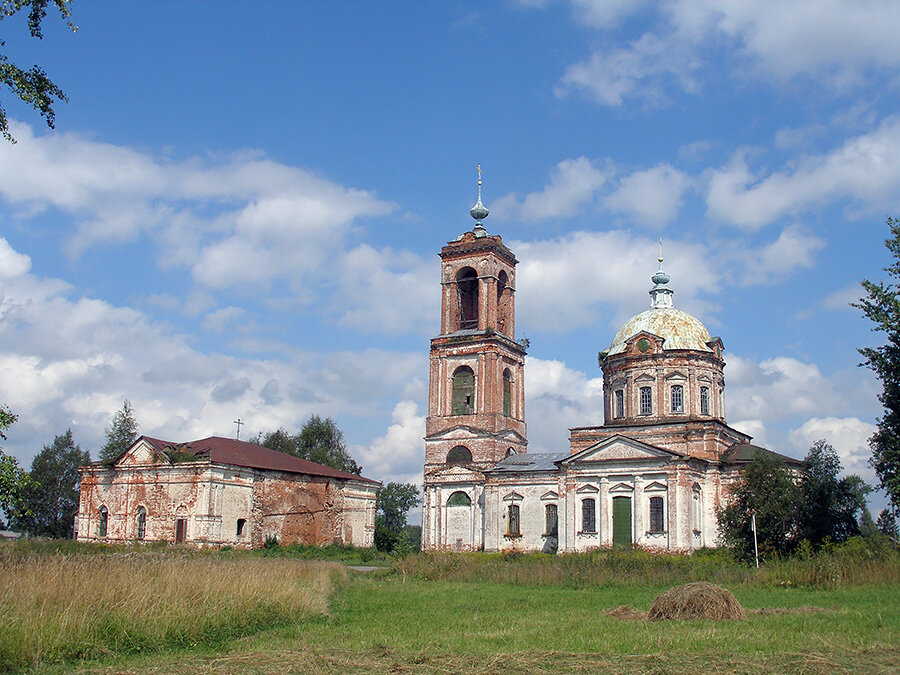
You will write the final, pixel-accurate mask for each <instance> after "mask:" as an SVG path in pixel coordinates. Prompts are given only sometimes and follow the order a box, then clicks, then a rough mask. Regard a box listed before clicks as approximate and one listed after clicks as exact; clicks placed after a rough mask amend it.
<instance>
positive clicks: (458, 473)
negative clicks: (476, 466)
mask: <svg viewBox="0 0 900 675" xmlns="http://www.w3.org/2000/svg"><path fill="white" fill-rule="evenodd" d="M429 478H430V479H432V480H433V479H436V478H440V479H441V481H442V482H443V481H446V482H454V483H476V482H477V483H480V482H483V481H484V476H482V475H481V473H480V472H478V471H472V469H467V468H466V467H464V466H461V465H459V464H454V465H452V466H448V467H443V468H440V469H438V470H437V471H435V472H434V473H430V474H429Z"/></svg>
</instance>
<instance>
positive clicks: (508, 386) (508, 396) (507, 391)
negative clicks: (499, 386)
mask: <svg viewBox="0 0 900 675" xmlns="http://www.w3.org/2000/svg"><path fill="white" fill-rule="evenodd" d="M503 414H504V415H506V416H507V417H509V416H510V415H511V414H512V375H511V374H510V372H509V368H507V369H506V370H504V371H503Z"/></svg>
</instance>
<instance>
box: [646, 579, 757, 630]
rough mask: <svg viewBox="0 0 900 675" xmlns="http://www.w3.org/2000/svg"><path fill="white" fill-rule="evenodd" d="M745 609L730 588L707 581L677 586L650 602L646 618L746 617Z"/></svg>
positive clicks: (716, 618) (720, 619)
mask: <svg viewBox="0 0 900 675" xmlns="http://www.w3.org/2000/svg"><path fill="white" fill-rule="evenodd" d="M746 616H747V615H746V613H745V612H744V608H743V607H741V603H739V602H738V601H737V598H735V597H734V596H733V595H732V594H731V592H730V591H727V590H725V589H724V588H722V587H721V586H716V585H715V584H711V583H709V582H707V581H697V582H694V583H692V584H685V585H684V586H676V587H675V588H672V589H669V590H668V591H666V592H665V593H663V594H661V595H660V596H658V597H657V598H656V600H654V601H653V606H651V607H650V612H649V613H648V614H647V619H648V620H649V621H666V620H668V619H711V620H713V621H727V620H731V619H744V618H746Z"/></svg>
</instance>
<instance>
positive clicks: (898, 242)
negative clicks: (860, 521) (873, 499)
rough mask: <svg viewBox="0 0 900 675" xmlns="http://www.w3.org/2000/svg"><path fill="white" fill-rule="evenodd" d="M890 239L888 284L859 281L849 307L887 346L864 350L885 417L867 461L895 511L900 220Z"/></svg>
mask: <svg viewBox="0 0 900 675" xmlns="http://www.w3.org/2000/svg"><path fill="white" fill-rule="evenodd" d="M887 226H888V228H889V229H890V232H891V236H890V238H888V239H886V240H885V242H884V245H885V246H886V247H887V249H888V250H889V251H890V252H891V255H892V256H893V258H894V261H893V263H892V264H891V265H889V266H888V267H885V268H884V271H885V272H887V274H888V276H889V278H890V281H888V282H887V283H885V282H884V281H881V282H879V283H877V284H876V283H875V282H872V281H869V280H864V281H862V282H861V283H862V287H863V290H864V291H865V292H866V295H865V297H863V298H861V299H860V301H859V302H854V303H851V304H852V305H853V306H854V307H857V308H858V309H861V310H862V312H863V314H864V315H865V317H866V318H867V319H869V320H870V321H871V322H872V323H873V324H874V325H873V327H872V330H873V331H875V332H881V333H884V337H885V339H886V342H885V344H884V345H882V346H880V347H863V348H862V349H860V350H859V353H860V354H862V355H863V357H865V361H864V365H866V366H868V367H869V368H871V369H872V370H873V371H875V374H876V375H877V376H878V379H880V380H881V383H882V385H883V390H882V392H881V394H879V396H878V400H879V401H881V405H882V406H883V407H884V415H883V416H882V417H881V419H879V420H878V427H877V429H876V430H875V433H874V434H873V435H872V437H871V438H870V439H869V446H870V447H871V448H872V457H871V459H870V460H869V462H870V463H871V465H872V467H873V468H874V469H875V474H876V475H877V476H878V481H879V483H880V485H881V487H882V488H883V489H884V490H885V491H886V492H887V494H888V497H889V498H890V500H891V503H892V504H893V505H894V508H895V509H896V508H900V219H897V218H888V219H887Z"/></svg>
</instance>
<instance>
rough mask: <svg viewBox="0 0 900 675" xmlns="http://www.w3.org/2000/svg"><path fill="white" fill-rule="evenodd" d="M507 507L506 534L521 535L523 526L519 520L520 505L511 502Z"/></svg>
mask: <svg viewBox="0 0 900 675" xmlns="http://www.w3.org/2000/svg"><path fill="white" fill-rule="evenodd" d="M506 508H507V512H506V513H507V521H506V536H507V537H520V536H522V528H521V524H520V522H519V505H518V504H510V505H509V506H508V507H506Z"/></svg>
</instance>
